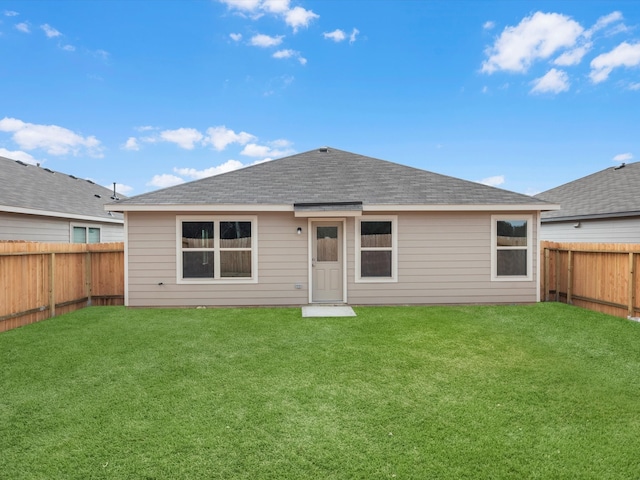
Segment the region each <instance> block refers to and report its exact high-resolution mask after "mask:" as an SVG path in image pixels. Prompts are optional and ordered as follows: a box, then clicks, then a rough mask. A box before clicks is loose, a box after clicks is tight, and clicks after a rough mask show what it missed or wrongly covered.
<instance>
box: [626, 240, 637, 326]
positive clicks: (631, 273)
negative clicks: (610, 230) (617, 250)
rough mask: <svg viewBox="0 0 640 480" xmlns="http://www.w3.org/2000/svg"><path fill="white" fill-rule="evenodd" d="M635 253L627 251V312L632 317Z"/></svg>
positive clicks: (634, 289)
mask: <svg viewBox="0 0 640 480" xmlns="http://www.w3.org/2000/svg"><path fill="white" fill-rule="evenodd" d="M634 255H635V254H634V253H633V252H629V294H628V298H629V307H628V309H627V313H628V316H629V317H633V313H634V311H633V307H634V304H635V298H634V297H635V293H636V275H635V256H634Z"/></svg>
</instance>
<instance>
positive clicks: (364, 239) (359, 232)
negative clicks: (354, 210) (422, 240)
mask: <svg viewBox="0 0 640 480" xmlns="http://www.w3.org/2000/svg"><path fill="white" fill-rule="evenodd" d="M396 223H397V218H396V217H395V216H394V217H376V216H369V215H368V216H366V217H362V218H360V219H358V220H357V221H356V281H358V282H395V281H397V278H398V255H397V243H398V240H397V228H396Z"/></svg>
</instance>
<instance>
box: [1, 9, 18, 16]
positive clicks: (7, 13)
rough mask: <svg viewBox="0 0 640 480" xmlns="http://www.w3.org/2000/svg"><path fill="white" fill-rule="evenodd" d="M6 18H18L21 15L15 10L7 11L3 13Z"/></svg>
mask: <svg viewBox="0 0 640 480" xmlns="http://www.w3.org/2000/svg"><path fill="white" fill-rule="evenodd" d="M2 13H3V15H4V16H5V17H17V16H18V15H20V14H19V13H18V12H14V11H13V10H5V11H4V12H2Z"/></svg>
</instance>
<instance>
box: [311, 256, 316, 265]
mask: <svg viewBox="0 0 640 480" xmlns="http://www.w3.org/2000/svg"><path fill="white" fill-rule="evenodd" d="M311 266H312V267H315V266H316V259H315V258H312V259H311Z"/></svg>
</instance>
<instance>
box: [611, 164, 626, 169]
mask: <svg viewBox="0 0 640 480" xmlns="http://www.w3.org/2000/svg"><path fill="white" fill-rule="evenodd" d="M624 166H625V164H624V163H621V164H620V165H618V166H617V167H613V169H614V170H620V169H621V168H624Z"/></svg>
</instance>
